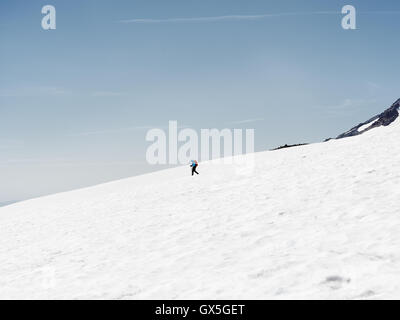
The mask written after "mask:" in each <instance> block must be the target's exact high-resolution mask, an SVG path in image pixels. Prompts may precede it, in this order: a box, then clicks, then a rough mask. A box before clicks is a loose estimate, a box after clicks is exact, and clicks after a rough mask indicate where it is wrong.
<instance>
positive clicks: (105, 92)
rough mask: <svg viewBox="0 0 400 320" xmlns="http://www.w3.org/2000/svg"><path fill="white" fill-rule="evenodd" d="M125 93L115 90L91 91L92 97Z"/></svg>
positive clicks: (115, 95) (116, 95)
mask: <svg viewBox="0 0 400 320" xmlns="http://www.w3.org/2000/svg"><path fill="white" fill-rule="evenodd" d="M124 94H125V93H123V92H116V91H95V92H92V94H91V95H92V96H93V97H118V96H122V95H124Z"/></svg>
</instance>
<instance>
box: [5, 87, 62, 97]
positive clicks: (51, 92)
mask: <svg viewBox="0 0 400 320" xmlns="http://www.w3.org/2000/svg"><path fill="white" fill-rule="evenodd" d="M67 93H68V92H67V91H66V90H65V89H63V88H58V87H52V86H37V87H24V88H13V89H8V90H3V91H0V97H3V98H7V97H42V96H57V95H63V94H67Z"/></svg>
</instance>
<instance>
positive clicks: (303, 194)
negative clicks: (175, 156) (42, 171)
mask: <svg viewBox="0 0 400 320" xmlns="http://www.w3.org/2000/svg"><path fill="white" fill-rule="evenodd" d="M399 140H400V122H399V120H398V119H397V120H396V121H395V122H394V123H392V124H391V125H390V126H388V127H379V128H376V129H374V130H371V131H369V132H366V133H365V134H363V135H360V136H356V137H352V138H346V139H341V140H331V141H329V142H326V143H319V144H313V145H307V146H302V147H296V148H290V149H283V150H280V151H267V152H261V153H257V154H256V156H255V157H256V168H255V170H254V171H253V173H250V174H238V173H237V171H236V169H235V167H234V166H226V167H222V166H221V165H216V164H213V162H209V163H200V166H199V168H198V171H199V172H200V175H198V176H194V177H192V176H191V175H190V168H189V166H185V167H180V168H174V169H169V170H164V171H159V172H155V173H151V174H147V175H143V176H138V177H133V178H130V179H125V180H120V181H116V182H112V183H108V184H103V185H99V186H95V187H91V188H86V189H81V190H76V191H72V192H67V193H62V194H56V195H52V196H47V197H43V198H38V199H34V200H29V201H25V202H21V203H17V204H13V205H11V206H8V207H4V208H1V209H0V228H1V229H0V298H3V299H4V298H11V299H13V298H44V299H48V298H51V299H108V298H111V299H146V298H152V299H267V298H271V299H300V298H301V299H303V298H306V299H307V298H308V299H383V298H396V299H399V298H400V250H399V248H400V158H399V157H400V156H399V155H400V143H399Z"/></svg>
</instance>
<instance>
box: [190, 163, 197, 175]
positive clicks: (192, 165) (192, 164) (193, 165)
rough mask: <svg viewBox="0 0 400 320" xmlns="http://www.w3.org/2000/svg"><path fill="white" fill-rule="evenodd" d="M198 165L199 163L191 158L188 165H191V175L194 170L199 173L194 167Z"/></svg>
mask: <svg viewBox="0 0 400 320" xmlns="http://www.w3.org/2000/svg"><path fill="white" fill-rule="evenodd" d="M198 165H199V164H198V163H197V161H196V160H191V161H190V166H191V167H192V175H194V173H195V172H196V173H197V174H199V173H198V172H197V171H196V168H197V166H198Z"/></svg>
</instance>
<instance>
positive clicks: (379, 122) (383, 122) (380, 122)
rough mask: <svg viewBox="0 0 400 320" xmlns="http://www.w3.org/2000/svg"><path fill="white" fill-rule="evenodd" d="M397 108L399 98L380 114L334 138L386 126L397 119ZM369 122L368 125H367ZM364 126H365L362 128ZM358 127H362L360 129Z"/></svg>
mask: <svg viewBox="0 0 400 320" xmlns="http://www.w3.org/2000/svg"><path fill="white" fill-rule="evenodd" d="M399 108H400V99H398V100H397V101H396V102H395V103H393V105H392V106H391V107H390V108H388V109H386V110H385V111H384V112H382V113H381V114H379V115H377V116H375V117H373V118H371V119H369V120H368V121H365V122H363V123H360V124H359V125H357V126H355V127H353V128H351V129H350V130H349V131H347V132H345V133H342V134H341V135H339V136H337V137H336V139H342V138H347V137H352V136H357V135H359V134H362V133H364V132H366V131H368V130H371V129H373V128H377V127H380V126H388V125H390V124H391V123H392V122H393V121H394V120H396V119H397V117H398V116H399ZM368 124H369V125H368ZM364 126H366V127H365V128H362V127H364ZM360 128H362V129H361V130H360ZM328 140H330V139H327V140H325V141H328Z"/></svg>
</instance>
